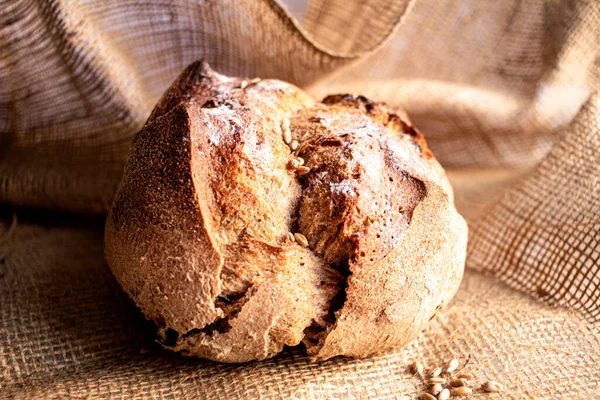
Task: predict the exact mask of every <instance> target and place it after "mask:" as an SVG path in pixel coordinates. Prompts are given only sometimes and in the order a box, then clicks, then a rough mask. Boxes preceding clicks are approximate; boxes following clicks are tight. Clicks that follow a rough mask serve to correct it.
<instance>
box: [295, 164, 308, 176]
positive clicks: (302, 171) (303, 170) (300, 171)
mask: <svg viewBox="0 0 600 400" xmlns="http://www.w3.org/2000/svg"><path fill="white" fill-rule="evenodd" d="M309 172H310V168H308V167H305V166H304V165H300V166H298V167H296V173H297V174H298V175H300V176H302V175H306V174H308V173H309Z"/></svg>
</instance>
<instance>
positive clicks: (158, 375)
mask: <svg viewBox="0 0 600 400" xmlns="http://www.w3.org/2000/svg"><path fill="white" fill-rule="evenodd" d="M286 4H287V7H288V8H286V7H282V6H281V5H280V4H279V3H277V2H276V1H275V0H238V1H233V0H229V1H227V0H220V1H216V0H215V1H212V0H189V1H185V0H176V1H168V0H149V1H146V2H140V1H132V0H124V1H116V0H114V1H111V0H108V1H102V2H91V1H83V0H81V1H66V0H46V1H42V0H40V1H32V0H8V1H5V2H4V3H3V4H2V6H1V8H0V205H1V207H2V212H1V213H0V214H1V216H2V217H3V218H4V221H5V222H4V223H3V225H2V229H1V230H0V310H1V311H0V313H1V316H0V365H2V379H3V380H2V381H0V386H1V387H2V388H4V389H5V393H9V394H11V395H16V396H24V397H46V396H48V397H52V396H54V397H61V396H69V395H70V396H75V397H77V396H85V394H86V393H92V394H96V395H99V396H113V397H119V395H120V393H124V397H129V396H130V395H138V396H144V395H145V396H170V395H174V396H176V395H177V394H179V395H187V396H190V397H203V396H206V397H222V398H235V397H238V396H241V395H243V394H247V395H248V397H273V398H278V397H294V396H296V397H299V398H303V397H306V398H314V397H344V396H346V397H358V398H366V397H372V398H395V397H399V396H400V395H401V394H403V393H404V394H409V395H410V394H415V393H417V392H418V391H419V390H421V388H420V387H419V384H420V383H419V381H418V380H417V379H415V378H414V377H411V376H408V375H406V374H405V373H404V372H403V371H404V367H405V365H406V364H408V363H409V362H410V361H411V360H412V358H413V357H420V358H423V359H424V360H426V361H428V362H430V363H440V362H441V361H442V360H444V359H447V358H450V357H462V358H463V359H464V358H466V357H467V355H469V354H470V355H471V357H472V361H471V363H470V364H471V365H470V368H472V369H473V371H471V372H475V373H477V374H479V375H480V376H482V377H483V376H484V375H485V376H489V377H491V378H496V379H497V380H500V381H503V382H504V383H505V385H506V386H507V391H506V392H505V396H507V397H514V398H523V397H555V396H556V395H557V393H559V392H560V393H562V394H563V395H564V396H567V397H572V398H584V397H586V396H587V397H594V396H597V395H598V394H597V393H598V392H597V390H598V386H599V383H600V367H599V366H598V365H600V359H599V357H600V356H599V353H600V335H599V333H598V328H599V326H600V96H599V95H598V89H599V85H600V44H599V43H600V4H599V3H598V2H597V1H594V0H589V1H584V0H580V1H571V0H551V1H541V0H539V1H536V0H530V1H525V0H501V1H495V2H490V1H483V0H446V1H436V0H410V1H403V0H398V1H374V0H367V1H359V0H344V1H342V0H312V1H310V3H309V2H308V1H288V2H286ZM292 14H293V15H295V17H296V18H294V17H293V16H292ZM200 58H204V59H206V60H207V61H208V62H209V63H210V64H211V66H213V68H215V69H216V70H217V71H219V72H221V73H224V74H229V75H240V76H248V77H255V76H260V77H263V78H280V79H284V80H287V81H291V82H293V83H295V84H297V85H299V86H301V87H303V88H305V89H306V90H308V91H309V92H310V93H311V94H313V95H314V96H315V97H317V98H320V97H323V96H324V95H325V94H329V93H336V92H343V93H346V92H350V93H353V92H355V93H360V94H363V95H366V96H368V97H370V98H372V99H374V100H378V101H385V102H387V103H389V104H391V105H394V106H400V107H402V108H404V109H406V110H407V111H408V113H409V114H410V116H411V118H412V119H413V121H414V122H415V124H416V125H417V126H418V127H419V128H420V129H421V130H422V131H423V132H424V134H425V135H426V137H427V139H428V141H429V143H430V146H431V148H432V149H433V151H434V153H435V155H436V157H437V158H438V160H440V162H441V163H442V164H443V165H444V166H445V167H446V169H447V171H448V174H449V177H450V179H451V181H452V182H453V185H454V187H455V194H456V201H457V206H458V208H459V211H461V212H462V213H463V215H465V216H466V218H467V219H468V221H469V225H470V230H471V233H470V243H469V250H468V253H469V254H468V259H467V267H468V273H467V275H466V278H465V281H464V282H463V285H462V287H461V290H460V291H459V294H458V295H457V297H456V299H455V301H454V302H453V304H452V305H451V307H450V309H449V310H448V311H447V312H446V313H445V314H443V316H441V317H440V318H438V319H436V320H435V321H433V323H432V325H431V327H430V328H429V329H428V331H426V332H424V333H423V335H422V336H421V338H419V339H418V340H417V341H416V342H414V343H413V344H411V345H410V346H408V347H407V348H405V349H403V350H400V351H398V352H397V353H392V354H389V355H387V356H383V357H375V358H371V359H368V360H363V361H360V360H348V359H335V360H331V361H328V362H326V363H321V364H311V363H309V362H308V361H307V360H306V359H305V358H304V357H303V356H302V353H301V352H300V351H297V350H294V351H292V352H290V353H289V354H286V355H283V356H280V357H278V358H277V359H275V360H272V361H267V362H263V363H253V364H250V365H245V366H223V365H217V364H214V363H210V362H205V361H198V360H185V359H181V357H177V356H174V355H169V354H167V353H165V352H164V351H161V350H159V349H158V348H156V347H154V346H152V345H151V344H150V343H151V341H152V337H153V336H152V327H148V326H147V324H146V323H144V322H143V321H142V318H141V314H140V313H139V312H138V311H137V310H135V308H134V307H133V305H132V303H131V302H129V300H128V299H127V298H126V296H125V295H124V294H123V293H122V292H121V291H120V289H119V287H118V285H116V283H115V282H114V280H113V278H112V276H111V275H110V272H109V270H108V268H107V267H106V265H105V263H104V261H103V257H102V222H103V215H104V214H105V213H106V211H107V210H108V209H109V207H110V204H111V201H112V197H113V195H114V192H115V190H116V187H117V185H118V183H119V179H120V175H121V171H122V168H123V166H124V163H125V161H126V158H127V152H128V148H129V143H130V141H131V139H132V138H133V136H134V135H135V133H136V132H137V131H138V130H139V129H140V128H141V127H142V126H143V124H144V121H145V119H146V118H147V117H148V115H149V113H150V111H151V109H152V107H153V106H154V104H155V102H156V101H157V100H158V98H159V97H160V95H161V94H162V93H163V91H164V90H165V89H166V88H167V87H168V86H169V85H170V83H171V82H172V81H173V80H174V79H175V77H176V76H177V75H178V74H179V73H180V72H181V70H183V68H185V67H186V66H187V65H188V64H189V63H191V62H192V61H195V60H197V59H200ZM23 207H34V208H37V209H45V210H47V211H45V212H42V211H32V210H31V209H29V210H28V211H27V210H26V209H24V208H23ZM14 209H16V210H18V213H17V214H18V216H19V220H20V221H21V222H19V223H17V220H16V219H11V217H12V215H13V214H12V210H14ZM65 211H69V212H77V213H78V214H67V213H64V212H65ZM500 282H503V283H500ZM515 289H516V290H518V292H517V291H515ZM519 292H520V293H519ZM534 298H537V299H541V300H543V301H542V302H540V301H536V300H534ZM148 332H150V333H148ZM148 346H150V347H148ZM140 349H141V350H142V353H148V352H150V354H140ZM148 349H150V350H148Z"/></svg>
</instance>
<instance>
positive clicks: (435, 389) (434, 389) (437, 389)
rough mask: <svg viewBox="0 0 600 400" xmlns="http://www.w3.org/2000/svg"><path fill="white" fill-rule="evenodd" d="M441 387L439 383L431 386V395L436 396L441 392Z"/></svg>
mask: <svg viewBox="0 0 600 400" xmlns="http://www.w3.org/2000/svg"><path fill="white" fill-rule="evenodd" d="M442 389H443V387H442V384H441V383H436V384H435V385H433V386H432V387H431V394H432V395H434V396H437V395H438V394H439V393H440V392H441V391H442Z"/></svg>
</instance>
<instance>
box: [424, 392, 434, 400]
mask: <svg viewBox="0 0 600 400" xmlns="http://www.w3.org/2000/svg"><path fill="white" fill-rule="evenodd" d="M422 399H423V400H435V397H433V396H432V395H430V394H429V393H423V397H422Z"/></svg>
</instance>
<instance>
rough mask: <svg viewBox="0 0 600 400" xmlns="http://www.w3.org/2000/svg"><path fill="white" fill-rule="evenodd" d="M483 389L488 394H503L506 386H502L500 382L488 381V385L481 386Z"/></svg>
mask: <svg viewBox="0 0 600 400" xmlns="http://www.w3.org/2000/svg"><path fill="white" fill-rule="evenodd" d="M481 388H482V389H483V390H484V391H486V392H488V393H497V392H501V391H502V389H504V386H502V384H501V383H500V382H495V381H487V382H486V383H484V384H483V385H481Z"/></svg>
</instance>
